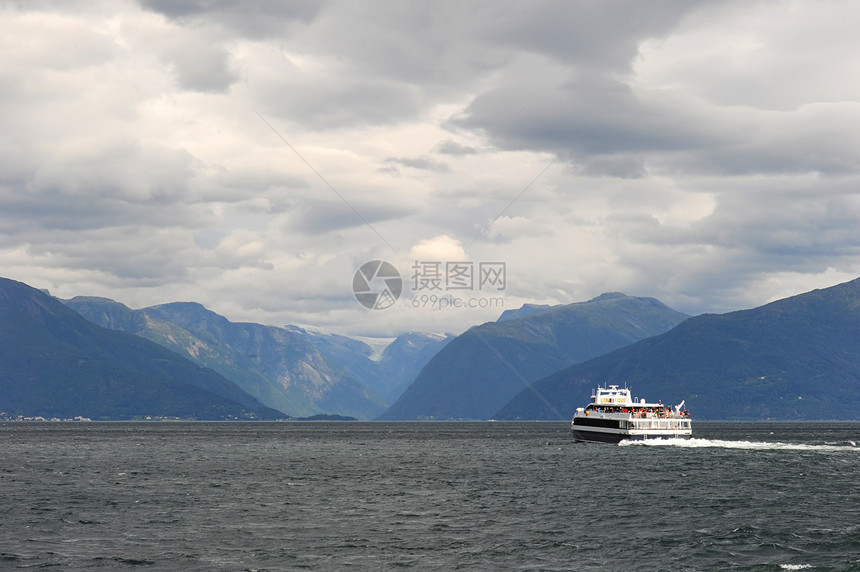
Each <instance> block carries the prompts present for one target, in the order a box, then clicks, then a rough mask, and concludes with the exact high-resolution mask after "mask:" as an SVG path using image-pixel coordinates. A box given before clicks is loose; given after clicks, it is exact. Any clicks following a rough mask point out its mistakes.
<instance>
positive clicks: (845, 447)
mask: <svg viewBox="0 0 860 572" xmlns="http://www.w3.org/2000/svg"><path fill="white" fill-rule="evenodd" d="M619 445H620V446H627V447H632V446H645V447H681V448H687V449H704V448H718V449H746V450H750V451H850V450H854V451H858V452H860V447H857V445H856V443H855V442H854V441H845V442H842V443H828V444H824V445H811V444H808V443H784V442H781V441H726V440H722V439H696V438H693V439H650V440H645V441H628V440H625V441H621V442H620V443H619Z"/></svg>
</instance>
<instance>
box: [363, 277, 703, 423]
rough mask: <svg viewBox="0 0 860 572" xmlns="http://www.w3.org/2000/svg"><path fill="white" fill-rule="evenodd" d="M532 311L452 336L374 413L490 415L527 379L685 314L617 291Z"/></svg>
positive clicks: (642, 335) (645, 334) (664, 326)
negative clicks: (393, 398) (387, 405)
mask: <svg viewBox="0 0 860 572" xmlns="http://www.w3.org/2000/svg"><path fill="white" fill-rule="evenodd" d="M532 309H534V310H537V309H538V308H537V307H535V308H527V309H526V312H525V314H526V315H523V316H520V317H516V315H511V314H509V315H508V316H509V318H510V319H506V320H504V321H498V322H488V323H486V324H483V325H480V326H475V327H473V328H471V329H469V330H467V331H466V332H465V333H463V334H462V335H460V336H458V337H457V338H456V339H454V341H452V342H451V343H449V344H448V345H447V346H445V348H443V349H442V350H441V351H439V353H437V354H436V355H435V356H434V357H433V358H432V359H431V360H430V361H429V362H428V363H427V365H425V366H424V368H423V369H422V370H421V373H420V374H419V375H418V377H417V378H416V379H415V381H414V382H413V383H412V385H410V386H409V388H408V389H407V390H406V391H405V392H404V393H403V395H402V396H401V397H400V399H398V400H397V401H396V402H395V403H394V404H393V405H392V406H391V407H390V408H389V409H388V410H386V411H385V413H383V414H382V415H381V416H380V419H386V420H393V419H489V418H491V417H492V416H493V415H494V414H495V413H496V412H497V411H498V410H499V408H501V407H502V406H503V405H504V404H505V403H507V402H508V401H509V400H510V399H511V398H513V397H514V396H515V395H516V394H517V393H518V392H519V391H520V390H522V389H523V388H524V387H527V386H528V384H529V383H530V382H532V381H535V380H537V379H540V378H541V377H543V376H545V375H548V374H550V373H552V372H554V371H558V370H559V369H562V368H564V367H566V366H569V365H571V364H574V363H578V362H580V361H585V360H587V359H590V358H592V357H594V356H597V355H601V354H603V353H606V352H609V351H611V350H614V349H616V348H619V347H622V346H625V345H628V344H630V343H633V342H635V341H637V340H640V339H642V338H646V337H649V336H653V335H656V334H659V333H663V332H665V331H667V330H669V329H670V328H672V327H673V326H675V325H677V324H678V323H679V322H681V321H683V320H685V319H686V318H687V316H686V315H684V314H682V313H680V312H676V311H675V310H672V309H671V308H669V307H668V306H666V305H664V304H662V303H661V302H659V301H658V300H655V299H653V298H637V297H632V296H627V295H624V294H618V293H611V294H606V295H603V296H599V297H597V298H595V299H593V300H589V301H587V302H579V303H575V304H568V305H564V306H556V307H553V308H548V309H543V308H541V309H540V311H534V312H532V311H531V310H532ZM521 310H522V309H521Z"/></svg>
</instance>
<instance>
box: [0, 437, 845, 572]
mask: <svg viewBox="0 0 860 572" xmlns="http://www.w3.org/2000/svg"><path fill="white" fill-rule="evenodd" d="M694 433H695V435H696V438H695V439H694V440H693V441H690V442H686V443H682V444H674V445H667V444H663V445H660V446H650V445H631V446H617V445H587V444H575V443H573V442H572V441H571V440H570V438H569V434H568V426H567V424H563V423H562V424H558V423H528V424H517V423H435V424H434V423H272V424H266V423H244V424H242V423H236V424H229V423H211V424H207V423H199V424H198V423H187V424H186V423H151V424H142V423H141V424H132V423H128V424H126V423H81V424H48V423H46V424H28V423H8V424H0V569H15V568H26V567H51V566H56V567H57V568H59V569H73V570H79V569H92V568H103V569H117V568H125V567H137V568H144V569H155V570H160V569H171V570H292V569H301V568H312V569H323V570H329V569H331V570H344V569H365V570H378V569H391V568H407V569H413V568H417V569H431V570H432V569H442V570H450V569H455V568H460V569H511V570H521V569H524V570H588V569H592V570H631V569H661V570H723V569H752V570H801V569H809V570H860V486H858V478H860V446H855V445H854V444H852V442H853V443H857V444H858V445H860V424H856V423H849V424H845V423H842V424H838V423H834V424H818V423H816V424H813V423H807V424H802V425H790V424H770V423H768V424H703V423H698V424H696V425H695V426H694Z"/></svg>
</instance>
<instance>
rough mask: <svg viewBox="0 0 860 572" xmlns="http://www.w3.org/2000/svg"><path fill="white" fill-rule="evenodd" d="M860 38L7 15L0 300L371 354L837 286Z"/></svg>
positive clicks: (703, 29) (775, 12)
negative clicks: (113, 312)
mask: <svg viewBox="0 0 860 572" xmlns="http://www.w3.org/2000/svg"><path fill="white" fill-rule="evenodd" d="M180 4H181V5H180ZM858 21H860V3H856V2H847V1H846V2H832V1H820V2H819V1H816V2H811V1H810V2H791V1H782V2H778V1H768V2H754V1H742V2H741V1H739V2H732V1H727V2H726V1H720V2H687V1H665V2H640V1H630V2H613V1H607V2H575V1H558V2H542V1H529V2H513V1H508V0H492V1H486V2H478V1H463V0H458V1H456V2H453V1H444V0H442V1H434V2H418V1H403V0H396V1H390V2H382V1H374V0H371V1H365V2H337V1H332V2H329V1H316V0H314V1H295V2H281V1H259V2H253V1H246V0H243V1H241V2H240V1H231V0H197V1H190V2H183V3H176V2H170V1H167V0H142V1H140V2H132V1H125V0H111V1H106V2H89V1H88V2H76V1H71V0H70V1H62V2H59V1H56V2H38V1H32V2H29V1H28V2H4V1H0V30H2V31H3V32H2V34H0V276H4V277H7V278H12V279H14V280H19V281H22V282H26V283H27V284H30V285H31V286H34V287H37V288H44V289H48V290H49V291H50V292H51V293H52V294H53V295H55V296H57V297H60V298H71V297H74V296H79V295H87V296H103V297H107V298H111V299H114V300H116V301H118V302H122V303H124V304H126V305H127V306H129V307H132V308H141V307H146V306H150V305H154V304H161V303H166V302H174V301H196V302H200V303H202V304H203V305H205V306H206V307H208V308H210V309H211V310H213V311H216V312H218V313H219V314H222V315H224V316H226V317H227V318H229V319H230V320H233V321H251V322H258V323H264V324H272V325H285V324H302V325H310V326H314V327H320V328H324V329H327V330H332V331H336V332H342V333H347V334H355V335H369V336H390V335H395V334H398V333H401V332H404V331H432V332H452V333H459V332H461V331H463V330H465V329H466V328H468V327H469V326H471V325H474V324H479V323H482V322H486V321H490V320H494V319H495V318H496V317H497V316H498V315H499V314H500V313H501V312H502V311H503V310H507V309H513V308H518V307H520V306H521V305H522V304H523V303H536V304H567V303H571V302H580V301H584V300H588V299H590V298H593V297H595V296H597V295H599V294H601V293H602V292H607V291H620V292H624V293H627V294H630V295H635V296H653V297H656V298H658V299H659V300H661V301H662V302H664V303H666V304H668V305H669V306H671V307H673V308H675V309H676V310H679V311H682V312H686V313H688V314H691V315H695V314H700V313H705V312H714V313H722V312H727V311H732V310H738V309H745V308H751V307H755V306H758V305H761V304H764V303H767V302H770V301H773V300H776V299H779V298H784V297H787V296H791V295H795V294H799V293H802V292H806V291H809V290H812V289H814V288H822V287H827V286H832V285H835V284H838V283H841V282H845V281H848V280H851V279H854V278H856V277H857V276H858V275H860V81H858V79H857V70H856V62H858V61H860V40H858V39H857V34H856V22H858ZM372 261H384V262H387V263H388V265H382V264H380V263H376V264H370V265H366V263H370V262H372ZM380 268H389V269H390V268H394V269H395V271H396V274H397V275H399V276H400V279H399V285H400V293H399V297H398V298H397V299H396V301H394V297H393V296H392V297H384V298H383V297H380V298H378V300H379V303H378V304H376V308H375V309H374V308H367V307H365V305H363V304H362V303H360V301H359V300H358V299H357V297H356V296H355V292H354V291H355V290H358V291H359V293H368V292H369V293H370V294H378V293H382V292H384V290H385V289H386V288H388V290H389V292H391V293H392V294H396V288H395V286H396V285H397V283H398V280H397V277H396V276H394V275H392V274H390V273H389V274H387V275H385V273H379V272H378V269H380ZM360 269H364V274H363V275H361V276H364V277H365V279H364V280H362V279H360V278H357V277H356V274H357V272H360ZM392 289H393V290H392ZM372 298H373V297H372V296H371V299H372ZM366 299H367V298H365V300H366ZM370 305H371V306H373V305H374V304H370Z"/></svg>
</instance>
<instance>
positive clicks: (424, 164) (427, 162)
mask: <svg viewBox="0 0 860 572" xmlns="http://www.w3.org/2000/svg"><path fill="white" fill-rule="evenodd" d="M385 162H386V163H392V164H395V165H401V166H403V167H409V168H411V169H419V170H422V171H436V172H444V171H450V170H451V169H450V167H448V165H446V164H445V163H442V162H441V161H436V160H435V159H431V158H429V157H389V158H388V159H386V160H385Z"/></svg>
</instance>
